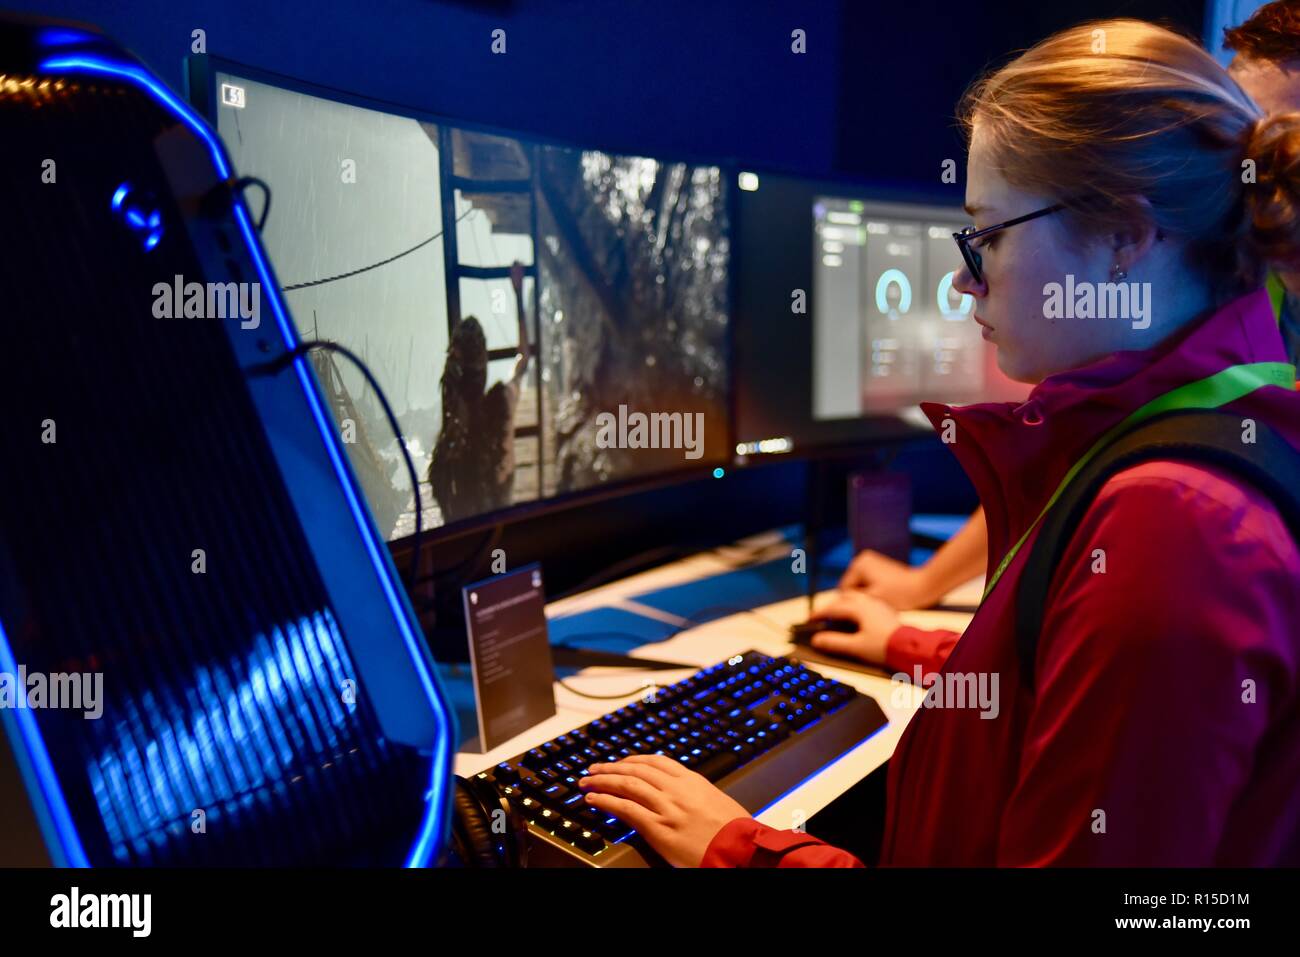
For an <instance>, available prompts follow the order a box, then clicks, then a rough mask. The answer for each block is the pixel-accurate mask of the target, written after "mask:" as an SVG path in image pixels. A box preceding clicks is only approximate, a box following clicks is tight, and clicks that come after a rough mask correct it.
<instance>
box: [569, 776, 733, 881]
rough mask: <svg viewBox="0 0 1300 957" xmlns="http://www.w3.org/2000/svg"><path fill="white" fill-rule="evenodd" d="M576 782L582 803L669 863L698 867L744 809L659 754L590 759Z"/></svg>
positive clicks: (699, 778)
mask: <svg viewBox="0 0 1300 957" xmlns="http://www.w3.org/2000/svg"><path fill="white" fill-rule="evenodd" d="M589 771H590V772H591V773H590V775H589V776H588V777H585V778H583V779H582V780H581V781H580V782H579V786H580V787H582V788H583V789H584V790H585V791H587V803H588V804H590V805H591V806H592V807H594V808H597V809H599V810H601V811H608V812H609V813H610V814H613V815H615V816H616V817H618V818H619V819H620V820H622V821H623V822H625V823H627V824H629V825H631V826H632V827H634V828H636V830H637V832H638V833H639V834H640V835H641V836H642V837H643V838H645V840H646V841H647V842H648V843H649V844H650V846H651V847H653V848H654V849H655V850H656V851H657V852H659V854H661V855H662V856H663V858H664V860H666V861H667V862H668V863H669V864H672V865H673V866H674V867H698V866H699V864H700V861H701V860H703V859H704V852H705V851H706V850H708V848H709V843H710V842H711V841H712V840H713V838H714V837H715V836H716V835H717V833H718V832H719V831H720V830H722V828H723V827H724V826H725V825H726V824H728V823H730V822H731V821H734V820H735V819H736V818H738V817H749V812H748V811H746V810H745V809H744V808H743V807H741V806H740V804H738V803H737V802H736V801H734V800H732V799H731V798H730V797H729V796H728V795H726V794H724V793H723V792H722V791H720V790H718V789H717V788H716V787H714V786H713V785H712V784H710V783H709V781H708V779H707V778H705V777H704V776H703V775H700V774H696V773H695V772H694V771H692V770H690V769H689V768H684V767H682V766H681V765H680V764H679V763H678V762H676V761H674V760H673V759H672V758H668V757H665V756H664V755H662V754H634V755H632V756H631V757H629V758H624V759H623V760H621V761H618V762H615V763H614V764H593V765H591V767H590V768H589Z"/></svg>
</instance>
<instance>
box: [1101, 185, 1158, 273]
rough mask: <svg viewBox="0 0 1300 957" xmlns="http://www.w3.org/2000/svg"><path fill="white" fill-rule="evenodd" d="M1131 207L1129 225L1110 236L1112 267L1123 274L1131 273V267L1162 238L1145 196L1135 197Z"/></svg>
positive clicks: (1149, 202) (1149, 203)
mask: <svg viewBox="0 0 1300 957" xmlns="http://www.w3.org/2000/svg"><path fill="white" fill-rule="evenodd" d="M1133 206H1134V210H1133V215H1132V217H1131V218H1130V219H1131V221H1130V223H1129V224H1128V225H1127V226H1125V227H1124V228H1122V229H1119V230H1117V231H1116V232H1114V233H1111V235H1110V246H1111V251H1112V254H1113V256H1114V266H1116V267H1118V269H1119V271H1120V272H1123V273H1130V272H1132V271H1133V267H1134V266H1136V265H1138V264H1139V263H1141V262H1142V260H1143V259H1145V258H1146V255H1147V253H1149V252H1150V251H1151V247H1152V246H1154V245H1155V244H1156V243H1157V242H1159V241H1160V240H1161V239H1162V238H1163V237H1162V236H1161V234H1160V230H1159V229H1158V228H1157V227H1156V223H1155V216H1154V215H1152V209H1151V201H1150V200H1149V199H1147V198H1146V197H1145V196H1136V197H1134V198H1133Z"/></svg>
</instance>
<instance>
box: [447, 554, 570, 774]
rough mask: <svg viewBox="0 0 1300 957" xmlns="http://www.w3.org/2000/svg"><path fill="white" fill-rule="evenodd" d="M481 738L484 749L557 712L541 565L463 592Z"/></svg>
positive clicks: (490, 748)
mask: <svg viewBox="0 0 1300 957" xmlns="http://www.w3.org/2000/svg"><path fill="white" fill-rule="evenodd" d="M461 596H462V599H463V601H464V603H465V627H466V630H467V631H468V632H469V661H470V667H471V668H472V669H473V674H474V703H475V711H476V713H477V715H478V736H479V742H480V744H481V746H482V748H483V750H484V751H491V750H492V749H493V748H495V747H496V746H497V745H499V744H501V743H503V742H505V741H508V740H510V739H511V738H513V737H514V736H515V735H517V734H521V733H522V732H524V731H527V730H528V729H529V728H531V727H532V726H533V725H535V724H537V723H538V722H540V721H545V720H546V719H547V718H549V717H551V716H552V715H554V714H555V686H554V681H555V669H554V666H553V665H552V662H551V643H550V639H549V638H548V636H547V633H546V590H545V589H544V588H543V587H542V569H541V566H540V565H537V564H532V565H526V566H524V567H523V568H521V569H519V570H518V571H515V572H511V573H509V574H508V575H501V576H498V577H497V578H489V579H486V580H484V581H481V582H476V583H474V584H473V585H467V586H465V588H464V589H462V591H461Z"/></svg>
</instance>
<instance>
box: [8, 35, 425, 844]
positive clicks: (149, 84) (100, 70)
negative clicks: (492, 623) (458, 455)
mask: <svg viewBox="0 0 1300 957" xmlns="http://www.w3.org/2000/svg"><path fill="white" fill-rule="evenodd" d="M39 70H40V72H42V73H90V74H100V75H105V76H114V77H119V78H121V79H124V80H127V81H129V82H131V83H133V84H135V85H136V86H138V87H140V88H141V89H143V90H144V91H145V92H146V93H148V94H149V95H150V96H152V97H153V98H154V99H155V100H157V101H158V102H159V103H161V104H162V105H163V106H164V107H165V108H166V109H167V110H168V111H169V112H171V113H172V114H174V115H175V116H176V117H177V118H178V119H180V120H181V122H183V123H184V124H185V125H186V126H188V127H189V128H190V130H191V131H193V133H194V134H195V135H196V136H198V137H199V139H201V140H202V141H203V142H204V143H205V144H207V147H208V152H209V154H210V155H211V157H212V163H213V165H214V166H215V167H216V169H217V174H218V175H219V176H220V177H221V179H223V180H228V179H230V177H231V168H230V163H229V161H227V159H226V156H225V151H224V149H223V148H222V146H221V141H220V140H219V139H218V138H217V135H216V133H214V132H213V131H212V130H211V129H210V128H209V127H208V125H207V124H206V123H204V122H203V120H201V119H200V118H199V117H198V115H197V114H195V113H194V112H193V111H192V110H190V109H189V108H188V107H187V106H186V105H185V104H184V103H183V102H182V101H181V100H179V99H178V98H177V97H176V96H175V94H173V93H172V92H171V91H170V90H168V89H167V88H166V87H165V86H163V85H162V84H161V83H159V82H158V81H157V80H156V79H155V78H154V77H152V76H150V75H149V73H148V72H147V71H146V70H145V69H144V68H143V67H141V66H138V65H135V64H131V63H122V62H118V61H114V60H110V59H107V58H105V57H102V56H94V55H88V54H69V55H65V56H53V57H49V58H48V59H46V60H44V61H43V62H42V63H41V64H40V67H39ZM234 211H235V221H236V222H237V223H238V224H239V229H240V232H241V233H242V234H243V237H244V242H245V245H246V246H247V247H248V250H249V252H250V253H251V254H252V257H253V262H254V264H255V265H256V267H257V274H258V276H259V277H260V279H261V281H262V289H263V291H264V292H265V293H267V294H268V295H269V298H270V300H271V305H272V309H273V311H274V313H275V319H276V323H277V324H278V326H279V328H280V335H281V337H282V338H283V340H284V345H285V348H286V349H288V350H292V349H294V348H295V347H296V346H297V345H298V336H297V333H296V332H295V330H294V328H293V324H292V323H291V322H290V321H289V318H288V313H287V311H286V309H285V306H284V303H283V301H282V300H281V297H280V288H279V286H277V285H276V283H275V282H274V281H273V280H272V278H271V274H270V270H269V269H268V267H267V264H266V260H265V258H264V257H263V255H262V247H261V244H260V242H259V241H258V238H257V234H256V233H255V232H254V231H253V228H252V224H251V222H250V221H249V218H248V213H247V210H246V209H245V208H244V204H243V201H242V199H238V198H237V200H236V202H235V204H234ZM294 369H295V371H296V372H297V373H298V381H299V382H300V383H301V385H302V389H303V393H304V394H305V395H306V397H307V403H308V405H309V406H310V407H311V411H312V416H313V418H315V420H316V426H317V428H318V429H319V430H320V434H321V438H322V440H323V441H324V443H325V450H326V452H328V453H329V457H330V462H331V463H332V464H333V466H334V471H335V474H336V475H337V476H338V478H339V481H340V482H341V483H342V486H343V491H344V493H345V495H346V497H347V500H348V507H349V508H350V509H351V511H352V517H353V519H354V520H355V521H356V523H357V529H358V530H359V531H360V532H361V540H362V541H363V542H364V543H365V545H366V551H367V553H368V554H369V555H370V561H371V564H372V565H373V566H374V569H375V574H376V575H377V576H378V578H379V583H380V586H381V587H382V588H383V591H384V597H385V598H386V599H387V600H388V604H389V607H390V608H391V609H392V612H393V617H394V618H395V619H396V620H397V623H398V627H399V628H400V629H401V632H402V638H403V639H404V640H405V641H406V647H407V651H408V652H409V653H410V656H411V661H412V662H413V663H414V665H415V670H416V673H417V674H418V675H419V677H420V685H421V687H422V688H423V689H424V693H425V697H427V698H428V700H429V704H430V705H431V706H432V708H433V711H434V714H435V717H436V719H437V723H438V726H439V728H440V729H441V730H440V732H439V734H438V735H437V740H436V741H435V742H434V745H433V770H432V774H431V775H430V782H429V792H428V794H427V795H425V798H426V809H425V816H424V821H423V823H422V824H421V826H420V834H419V836H418V837H417V838H416V841H415V844H414V845H413V846H412V847H411V851H410V854H409V855H408V856H407V860H406V866H407V867H424V866H427V865H428V864H429V862H430V857H431V856H432V853H433V842H434V839H435V837H436V836H437V835H438V834H441V833H442V832H443V831H444V826H443V824H444V822H443V820H442V818H443V808H444V806H445V805H446V801H445V793H444V792H445V789H446V787H447V783H448V782H447V781H445V780H443V778H442V776H441V775H440V774H439V773H438V769H440V768H444V767H447V765H448V763H449V755H448V748H449V746H450V740H449V739H450V735H449V734H448V733H447V729H448V728H449V726H450V723H449V719H448V715H447V712H446V710H445V708H444V707H443V702H442V698H441V696H440V695H439V694H438V691H437V689H436V687H435V685H434V679H433V676H432V674H431V673H430V672H429V669H428V668H426V667H425V662H424V658H423V656H422V655H421V653H420V646H419V644H418V642H419V641H420V640H421V639H420V638H419V637H418V636H417V635H415V633H414V632H413V631H412V629H411V623H410V620H409V619H408V617H407V614H406V610H405V607H404V606H403V604H402V601H401V599H400V597H399V596H398V593H397V588H396V586H395V584H394V582H393V580H392V577H391V575H390V574H389V565H388V564H387V562H386V561H385V560H384V558H383V556H382V555H381V554H380V543H379V536H378V533H377V532H376V531H375V529H374V526H373V525H372V524H371V521H370V517H369V513H368V512H367V511H366V509H365V507H364V506H363V505H362V504H361V501H360V494H359V492H358V490H357V488H356V483H355V480H354V478H353V476H352V472H351V470H350V469H349V468H348V467H347V465H345V464H344V458H343V450H342V448H341V447H340V446H339V438H338V436H337V435H336V434H335V431H334V429H333V427H332V426H331V425H330V424H329V422H328V421H327V419H326V413H325V409H324V407H323V405H322V403H321V399H320V394H319V393H318V392H317V390H316V387H315V384H314V382H313V380H312V378H311V373H310V371H309V366H308V361H307V359H306V358H305V357H302V356H299V357H298V358H297V359H296V360H295V361H294ZM32 732H33V734H34V737H35V744H36V745H37V746H38V747H39V748H40V750H41V752H42V753H44V745H43V743H42V742H41V740H40V734H39V732H37V731H36V729H35V725H34V724H33V726H32ZM24 734H26V732H24ZM32 743H33V742H32V741H31V740H28V744H29V746H30V745H31V744H32ZM47 760H48V758H47ZM51 773H52V772H51ZM55 788H56V789H57V782H55ZM59 803H60V804H62V795H61V794H60V795H59ZM64 812H65V814H66V806H65V807H64ZM70 824H71V821H70V820H69V825H70ZM72 837H73V839H74V840H75V839H76V834H75V831H74V832H73V834H72ZM83 857H84V855H83Z"/></svg>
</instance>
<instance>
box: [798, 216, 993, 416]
mask: <svg viewBox="0 0 1300 957" xmlns="http://www.w3.org/2000/svg"><path fill="white" fill-rule="evenodd" d="M963 225H965V224H964V223H963V222H961V221H960V214H959V213H958V214H954V215H953V216H952V218H951V219H945V218H941V217H938V216H927V215H923V214H920V213H919V211H918V214H917V215H915V216H908V215H906V211H905V210H904V211H901V214H900V211H899V210H898V209H893V210H889V214H888V215H886V214H885V213H884V211H883V209H882V207H873V206H872V205H871V204H870V203H866V202H863V201H861V200H854V199H837V198H832V197H819V198H817V199H816V200H815V202H814V204H813V229H814V242H813V258H814V262H813V310H812V312H813V416H814V418H817V419H842V418H850V417H858V416H862V415H865V414H882V413H883V414H887V413H891V412H896V411H898V410H900V409H902V408H904V407H906V406H911V405H915V404H917V403H918V402H922V401H933V402H945V403H966V402H975V401H980V400H987V399H993V398H1011V397H1012V396H1011V395H1010V394H1008V393H1014V392H1015V391H1016V390H1015V387H1014V386H1013V385H1012V384H1011V383H1009V382H1008V380H1006V378H1005V377H1004V376H1002V375H1001V373H999V372H998V371H997V368H996V363H995V359H994V356H993V353H992V349H991V347H990V346H989V345H988V344H987V343H985V342H984V340H983V338H982V337H981V335H980V328H979V326H978V325H976V323H975V321H974V319H973V318H972V317H971V312H972V311H973V309H974V300H973V299H972V298H971V297H970V296H965V295H961V294H960V293H958V292H957V290H955V289H953V287H952V281H953V276H954V274H955V272H956V270H957V269H958V267H959V266H960V265H961V254H960V253H959V252H958V251H957V246H956V244H955V243H954V242H953V239H952V234H953V233H954V232H956V231H957V230H959V229H961V228H962V226H963Z"/></svg>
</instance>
